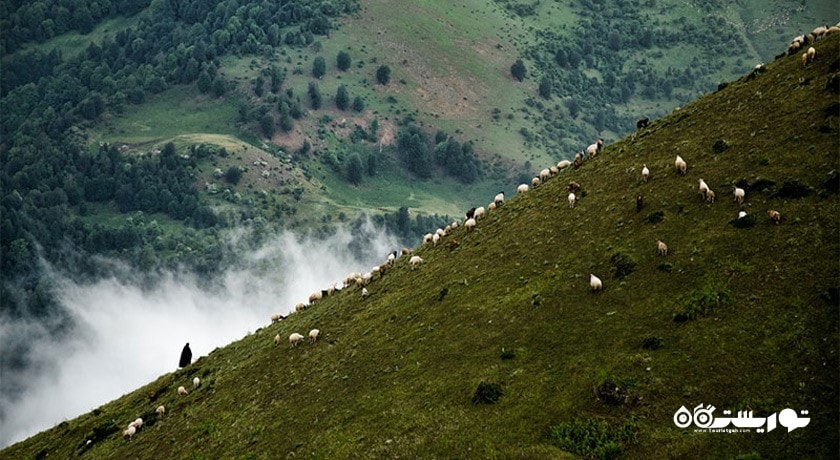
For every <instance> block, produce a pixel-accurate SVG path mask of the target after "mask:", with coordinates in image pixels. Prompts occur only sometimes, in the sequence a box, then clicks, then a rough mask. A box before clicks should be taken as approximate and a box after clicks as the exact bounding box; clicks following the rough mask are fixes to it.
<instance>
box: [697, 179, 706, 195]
mask: <svg viewBox="0 0 840 460" xmlns="http://www.w3.org/2000/svg"><path fill="white" fill-rule="evenodd" d="M697 190H698V193H699V194H700V195H702V198H703V199H706V193H707V192H708V191H709V186H708V185H706V181H704V180H703V179H698V180H697Z"/></svg>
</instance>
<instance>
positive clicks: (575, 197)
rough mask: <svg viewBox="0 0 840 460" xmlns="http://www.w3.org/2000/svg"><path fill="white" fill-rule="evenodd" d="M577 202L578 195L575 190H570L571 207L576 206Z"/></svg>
mask: <svg viewBox="0 0 840 460" xmlns="http://www.w3.org/2000/svg"><path fill="white" fill-rule="evenodd" d="M575 203H577V196H576V195H575V193H574V192H569V207H570V208H574V207H575Z"/></svg>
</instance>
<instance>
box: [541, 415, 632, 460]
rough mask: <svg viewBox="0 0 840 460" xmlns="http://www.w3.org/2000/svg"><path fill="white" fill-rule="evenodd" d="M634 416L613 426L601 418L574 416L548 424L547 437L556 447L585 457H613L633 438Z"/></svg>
mask: <svg viewBox="0 0 840 460" xmlns="http://www.w3.org/2000/svg"><path fill="white" fill-rule="evenodd" d="M638 432H639V427H638V425H637V424H636V422H635V420H628V421H626V422H624V423H623V424H622V425H619V426H615V425H611V424H609V423H607V422H606V421H604V420H596V419H575V420H573V421H571V422H567V423H561V424H559V425H555V426H553V427H551V431H550V434H549V439H550V440H551V442H552V443H553V444H554V445H556V446H557V447H559V448H561V449H563V450H566V451H568V452H571V453H574V454H577V455H580V456H582V457H583V458H587V459H612V458H616V457H617V456H618V455H620V454H621V452H622V450H623V449H624V448H625V447H626V446H627V445H628V444H631V443H633V442H635V440H636V434H637V433H638Z"/></svg>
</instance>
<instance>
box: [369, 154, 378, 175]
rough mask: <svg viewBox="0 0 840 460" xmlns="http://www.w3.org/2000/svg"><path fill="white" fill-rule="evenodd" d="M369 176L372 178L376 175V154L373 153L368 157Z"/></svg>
mask: <svg viewBox="0 0 840 460" xmlns="http://www.w3.org/2000/svg"><path fill="white" fill-rule="evenodd" d="M367 174H368V176H370V177H373V176H375V175H376V154H375V153H373V152H371V153H370V154H369V155H368V157H367Z"/></svg>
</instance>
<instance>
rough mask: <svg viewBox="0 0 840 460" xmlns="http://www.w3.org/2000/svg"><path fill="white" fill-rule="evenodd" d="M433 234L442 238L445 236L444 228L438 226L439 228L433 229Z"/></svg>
mask: <svg viewBox="0 0 840 460" xmlns="http://www.w3.org/2000/svg"><path fill="white" fill-rule="evenodd" d="M435 234H437V235H438V236H440V237H441V238H443V237H444V236H446V230H444V229H442V228H439V229H437V230H435Z"/></svg>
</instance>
